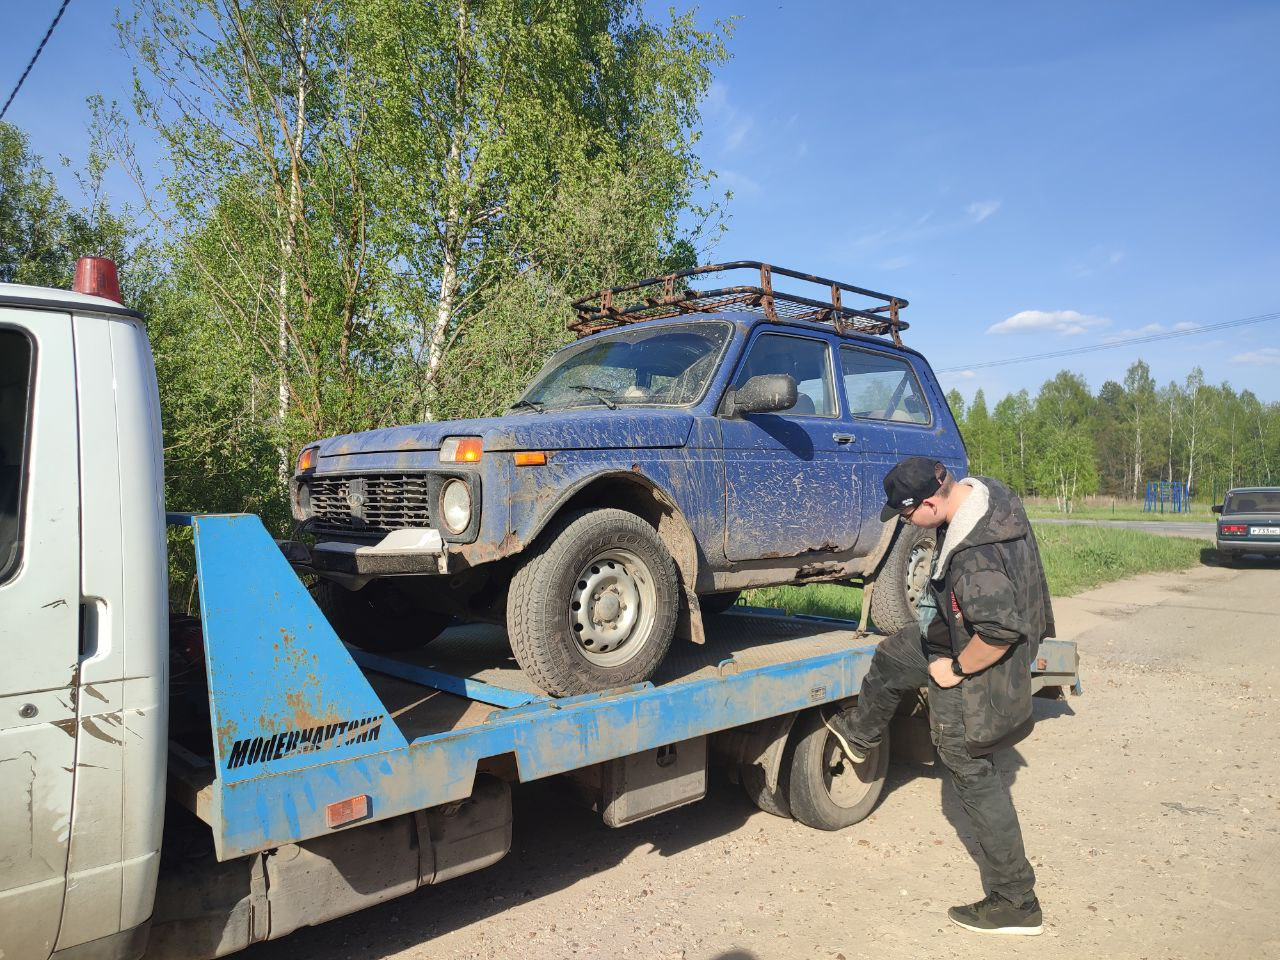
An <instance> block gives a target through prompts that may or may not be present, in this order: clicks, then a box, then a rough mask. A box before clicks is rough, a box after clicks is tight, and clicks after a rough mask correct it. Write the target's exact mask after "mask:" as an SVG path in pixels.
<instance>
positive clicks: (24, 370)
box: [0, 330, 32, 583]
mask: <svg viewBox="0 0 1280 960" xmlns="http://www.w3.org/2000/svg"><path fill="white" fill-rule="evenodd" d="M31 372H32V371H31V341H30V340H28V339H27V337H26V336H25V335H23V334H22V333H19V332H18V331H17V330H0V583H4V582H5V581H6V580H8V579H9V578H10V577H12V576H13V574H14V572H15V571H16V570H17V569H18V563H19V561H20V560H21V558H22V523H21V519H22V500H23V496H22V494H23V475H24V473H25V466H24V461H25V459H26V452H27V422H28V420H29V419H30V418H29V416H28V414H29V409H28V408H29V406H30V397H31Z"/></svg>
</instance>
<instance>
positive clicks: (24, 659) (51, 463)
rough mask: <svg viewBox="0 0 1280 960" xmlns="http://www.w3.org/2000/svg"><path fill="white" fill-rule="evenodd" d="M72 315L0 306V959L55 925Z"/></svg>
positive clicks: (63, 860) (49, 938)
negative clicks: (0, 665)
mask: <svg viewBox="0 0 1280 960" xmlns="http://www.w3.org/2000/svg"><path fill="white" fill-rule="evenodd" d="M72 358H73V351H72V332H71V317H70V316H69V315H68V314H64V313H57V312H53V311H34V310H30V311H28V310H23V311H18V310H6V309H3V308H0V663H2V664H3V667H0V957H46V956H48V955H49V953H51V952H52V950H53V946H54V943H55V942H56V940H57V936H58V927H59V918H60V916H61V913H62V902H63V895H64V888H65V884H66V869H67V841H68V836H69V830H70V820H71V794H72V785H73V782H74V774H73V771H74V770H75V761H76V757H75V745H76V736H75V734H76V730H75V724H76V719H75V718H76V709H75V696H76V692H77V691H76V672H77V666H78V655H79V620H80V531H79V514H78V504H79V500H80V498H79V492H78V486H79V468H78V462H77V439H78V430H77V422H76V396H75V370H74V364H73V359H72Z"/></svg>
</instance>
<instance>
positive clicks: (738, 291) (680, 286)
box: [569, 260, 908, 346]
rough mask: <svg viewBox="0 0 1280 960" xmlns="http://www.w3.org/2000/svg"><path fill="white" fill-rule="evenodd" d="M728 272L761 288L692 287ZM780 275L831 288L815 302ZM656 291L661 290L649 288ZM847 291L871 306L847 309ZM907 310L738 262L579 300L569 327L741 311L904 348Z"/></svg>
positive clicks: (835, 284)
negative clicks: (827, 326)
mask: <svg viewBox="0 0 1280 960" xmlns="http://www.w3.org/2000/svg"><path fill="white" fill-rule="evenodd" d="M728 270H755V271H758V272H759V277H760V283H759V285H758V286H757V285H748V286H733V287H718V288H716V289H714V290H695V289H694V288H693V287H690V286H688V285H687V284H688V281H689V278H690V277H698V276H702V275H703V274H708V273H719V272H722V271H728ZM775 275H777V276H783V277H790V278H792V279H794V280H802V281H804V282H806V283H812V284H816V285H818V286H821V287H826V288H827V290H826V291H825V295H826V299H824V300H815V299H812V298H810V297H805V296H799V295H797V294H794V293H784V292H782V291H780V290H775V289H774V288H773V278H774V276H775ZM651 287H657V288H659V289H658V290H649V289H648V288H651ZM844 293H851V294H853V295H855V296H857V297H862V298H864V299H867V300H870V301H872V303H871V304H867V305H864V306H849V305H846V304H845V303H844V301H843V294H844ZM905 306H907V301H906V300H904V299H902V298H901V297H895V296H892V295H891V294H887V293H877V292H876V291H874V290H866V289H864V288H862V287H855V286H853V285H851V284H848V283H841V282H840V281H839V280H828V279H827V278H826V277H816V276H814V275H813V274H811V273H799V272H797V271H795V270H788V269H786V268H785V267H772V266H770V265H769V264H767V263H761V262H760V261H759V260H734V261H732V262H731V263H712V264H708V265H706V266H702V267H694V268H692V269H690V270H679V271H677V272H675V273H668V274H666V275H665V276H661V277H652V278H650V279H648V280H641V281H640V282H638V283H629V284H626V285H625V286H621V287H611V288H610V289H608V290H600V291H598V292H596V293H593V294H591V295H590V296H586V297H583V298H581V299H580V300H575V301H574V302H573V308H574V310H575V312H576V313H577V316H576V318H575V319H574V320H572V321H570V323H569V329H570V330H572V331H574V332H575V333H577V334H578V336H579V337H585V336H589V335H590V334H593V333H597V332H599V331H600V330H607V329H609V328H610V327H617V326H622V325H624V324H628V323H640V322H643V321H645V320H660V319H663V318H665V317H675V316H680V315H682V314H689V313H719V312H720V311H742V312H746V313H757V314H761V315H763V316H765V317H767V318H768V319H769V320H772V321H774V322H775V323H786V322H788V321H793V320H809V321H816V322H819V323H831V324H833V325H834V326H835V328H836V329H837V330H838V331H840V332H841V333H870V334H878V335H881V336H883V335H885V334H888V335H889V336H891V337H892V338H893V342H894V343H896V344H897V345H898V346H902V331H903V330H906V329H907V327H908V324H907V322H906V321H905V320H900V319H899V317H898V314H899V311H900V310H902V308H903V307H905Z"/></svg>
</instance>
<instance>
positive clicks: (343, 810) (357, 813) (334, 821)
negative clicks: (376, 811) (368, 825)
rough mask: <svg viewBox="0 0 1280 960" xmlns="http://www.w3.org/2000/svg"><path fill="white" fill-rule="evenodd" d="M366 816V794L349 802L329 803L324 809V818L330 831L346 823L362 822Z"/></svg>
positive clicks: (367, 808)
mask: <svg viewBox="0 0 1280 960" xmlns="http://www.w3.org/2000/svg"><path fill="white" fill-rule="evenodd" d="M368 815H369V795H368V794H367V793H362V794H360V796H358V797H351V798H350V799H349V800H341V801H339V802H338V803H331V804H329V805H328V806H327V807H325V808H324V818H325V820H326V821H327V822H328V824H329V829H331V830H332V829H333V828H334V827H341V826H344V825H346V824H348V823H355V822H356V821H357V820H363V819H364V818H365V817H367V816H368Z"/></svg>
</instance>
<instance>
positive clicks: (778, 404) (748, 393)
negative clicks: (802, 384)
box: [729, 373, 797, 416]
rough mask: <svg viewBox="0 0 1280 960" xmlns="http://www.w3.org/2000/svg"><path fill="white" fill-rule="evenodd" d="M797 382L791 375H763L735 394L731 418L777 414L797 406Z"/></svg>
mask: <svg viewBox="0 0 1280 960" xmlns="http://www.w3.org/2000/svg"><path fill="white" fill-rule="evenodd" d="M796 396H797V391H796V380H795V377H793V376H791V374H789V373H762V374H761V375H760V376H758V377H752V378H751V379H750V380H748V381H747V382H746V383H744V384H743V385H742V386H740V387H739V388H738V389H737V390H735V391H734V392H733V401H732V403H731V404H730V407H729V413H730V415H731V416H742V415H743V414H747V413H777V412H778V411H779V410H789V409H791V408H792V407H794V406H795V405H796Z"/></svg>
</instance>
